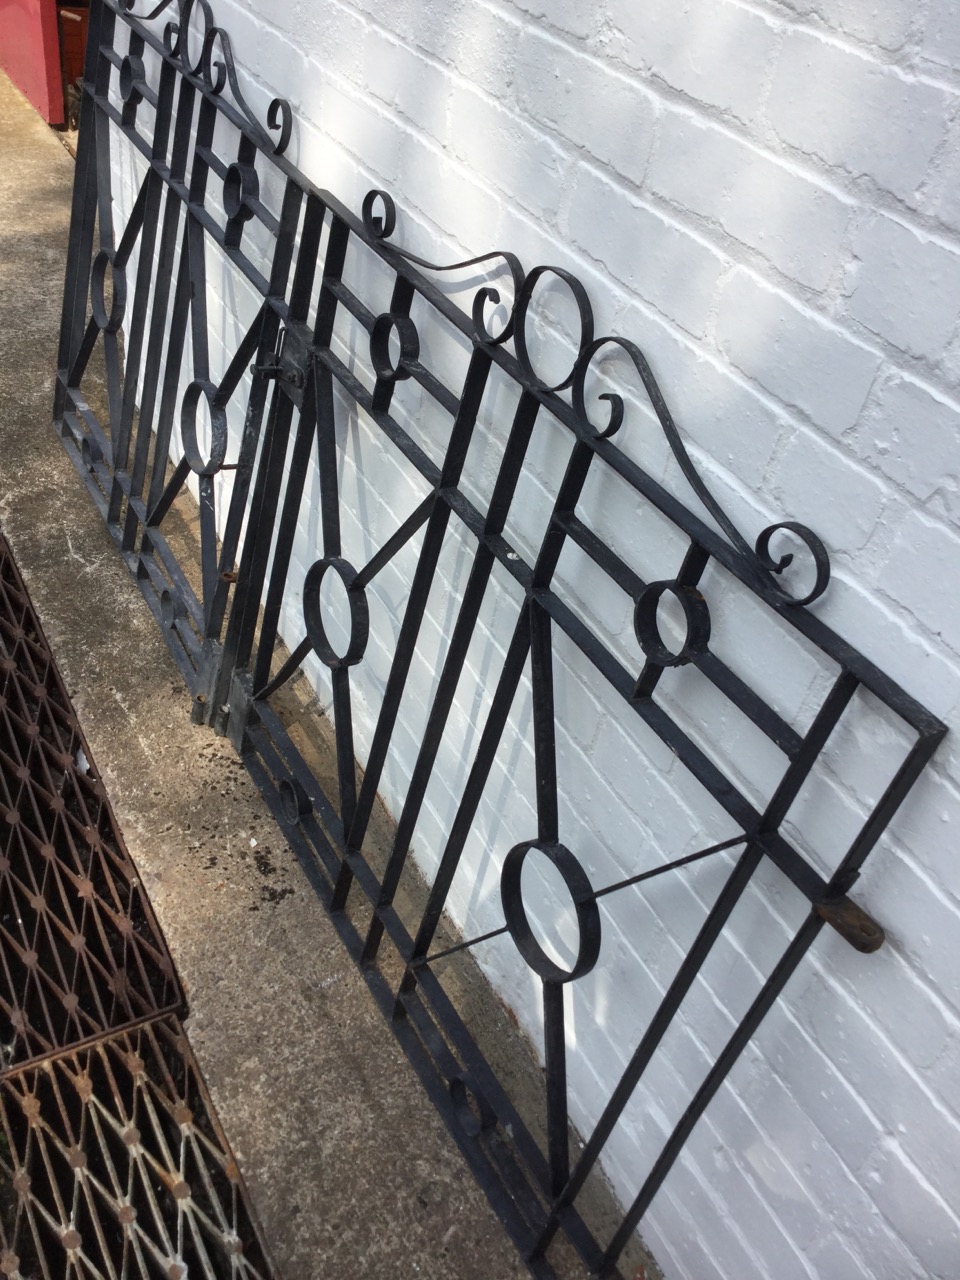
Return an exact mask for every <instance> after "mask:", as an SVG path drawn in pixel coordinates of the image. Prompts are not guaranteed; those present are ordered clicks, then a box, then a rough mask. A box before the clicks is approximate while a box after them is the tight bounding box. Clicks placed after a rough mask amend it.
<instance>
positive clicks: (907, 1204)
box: [864, 1138, 960, 1280]
mask: <svg viewBox="0 0 960 1280" xmlns="http://www.w3.org/2000/svg"><path fill="white" fill-rule="evenodd" d="M864 1175H865V1179H866V1185H867V1186H868V1187H869V1189H870V1194H871V1196H872V1197H873V1199H874V1200H875V1201H876V1203H877V1205H878V1207H879V1208H880V1210H881V1211H882V1212H883V1213H885V1214H886V1216H887V1218H888V1219H889V1221H890V1222H891V1223H892V1225H893V1227H894V1228H895V1229H896V1230H898V1231H900V1232H902V1233H904V1234H909V1237H910V1241H911V1244H912V1246H913V1248H914V1249H915V1250H916V1253H917V1256H918V1257H919V1259H920V1261H921V1262H922V1263H923V1265H924V1267H925V1268H926V1274H927V1275H928V1276H930V1277H931V1280H934V1278H935V1280H950V1277H952V1276H953V1275H954V1274H955V1273H956V1267H957V1257H958V1256H960V1222H958V1220H957V1217H956V1216H955V1214H953V1213H952V1212H951V1211H950V1209H949V1208H948V1207H947V1205H946V1204H944V1202H943V1201H942V1200H941V1199H940V1197H939V1196H938V1195H937V1194H936V1192H935V1191H934V1190H933V1188H932V1187H931V1186H930V1185H929V1183H927V1182H926V1180H925V1179H924V1177H923V1175H922V1174H921V1173H920V1171H919V1170H918V1169H917V1168H916V1167H915V1166H914V1165H911V1164H910V1162H909V1161H907V1160H906V1158H905V1157H904V1156H903V1155H902V1153H901V1151H900V1148H899V1147H898V1145H897V1143H896V1142H894V1141H892V1140H891V1139H889V1138H887V1139H884V1140H883V1141H882V1142H881V1143H880V1144H879V1145H878V1148H877V1151H876V1152H875V1154H874V1155H873V1156H871V1158H870V1160H869V1161H868V1162H867V1164H866V1165H865V1167H864Z"/></svg>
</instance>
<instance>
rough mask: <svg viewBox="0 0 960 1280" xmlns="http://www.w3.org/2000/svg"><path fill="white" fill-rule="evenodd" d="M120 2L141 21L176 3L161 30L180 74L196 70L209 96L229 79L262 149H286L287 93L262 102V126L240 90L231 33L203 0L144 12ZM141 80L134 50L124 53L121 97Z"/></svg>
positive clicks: (165, 0)
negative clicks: (193, 43) (195, 41)
mask: <svg viewBox="0 0 960 1280" xmlns="http://www.w3.org/2000/svg"><path fill="white" fill-rule="evenodd" d="M119 4H120V8H121V10H122V11H123V12H124V13H127V14H129V15H130V16H131V17H135V18H139V19H140V21H141V22H152V21H153V20H154V19H156V18H159V17H160V15H161V14H162V13H163V12H164V11H165V10H167V9H169V8H170V6H171V5H172V4H176V6H177V8H178V10H179V17H178V20H177V21H176V22H168V23H167V25H166V27H165V28H164V32H163V43H164V47H165V48H166V50H167V52H168V53H170V54H173V55H174V56H175V57H178V58H179V59H180V64H181V66H182V68H183V72H184V74H185V75H188V76H200V77H201V78H202V80H203V84H204V87H205V88H206V89H207V90H208V92H210V93H211V94H213V95H214V97H219V96H220V95H221V94H222V93H223V91H224V89H225V88H226V87H227V86H228V85H229V87H230V93H231V95H232V97H233V100H234V103H235V104H236V106H237V107H239V109H240V110H241V111H242V112H243V115H244V116H245V117H246V120H247V123H248V124H249V126H250V127H251V129H253V131H254V133H255V134H256V139H257V144H258V145H259V146H261V147H262V148H263V149H264V150H266V151H272V152H273V153H274V155H282V154H283V153H284V152H285V151H286V149H287V147H288V146H289V144H290V135H291V132H292V130H293V111H292V109H291V107H290V103H289V102H288V101H287V99H286V98H274V99H273V100H272V101H271V103H270V105H269V107H268V108H267V127H266V129H265V128H264V127H263V125H262V124H261V122H260V120H259V119H258V118H257V116H256V114H255V113H254V111H253V109H252V108H251V107H250V106H249V104H248V103H247V101H246V99H245V98H244V96H243V92H242V91H241V89H240V81H239V79H238V77H237V64H236V62H235V61H234V57H233V46H232V45H231V43H230V36H229V35H228V34H227V32H226V31H225V30H224V28H223V27H220V26H217V24H216V23H215V22H214V18H213V10H212V9H211V7H210V4H209V2H208V0H160V2H159V4H157V5H156V6H155V7H154V8H153V9H151V10H150V12H149V13H137V12H136V4H137V0H119ZM195 12H199V13H200V14H201V15H202V19H203V40H202V42H201V47H200V53H199V56H198V57H197V58H196V59H195V60H194V59H192V58H191V56H190V24H191V22H192V20H193V16H194V13H195ZM143 80H144V68H143V62H142V61H141V59H140V58H139V57H137V56H135V55H127V57H125V58H124V60H123V63H122V65H121V68H120V88H121V93H122V96H123V98H124V101H126V102H129V101H131V100H135V99H136V97H137V96H138V95H139V93H140V86H141V85H142V84H143ZM268 130H271V131H274V132H279V137H278V138H276V139H274V138H271V137H270V133H269V132H268Z"/></svg>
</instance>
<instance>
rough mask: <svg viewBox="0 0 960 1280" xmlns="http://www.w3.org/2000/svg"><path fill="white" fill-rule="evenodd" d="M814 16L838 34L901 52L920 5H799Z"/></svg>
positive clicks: (889, 1) (825, 1)
mask: <svg viewBox="0 0 960 1280" xmlns="http://www.w3.org/2000/svg"><path fill="white" fill-rule="evenodd" d="M796 7H797V8H798V9H799V10H800V11H801V12H803V13H815V14H816V15H817V16H818V17H820V18H822V19H823V21H824V22H825V23H826V24H827V25H828V26H830V27H832V28H833V29H834V30H835V31H839V32H842V33H843V34H844V35H848V36H853V37H854V39H856V40H862V41H863V42H864V43H865V44H869V45H877V46H879V47H880V48H881V49H900V48H902V46H903V45H904V44H905V43H906V42H907V39H908V37H910V36H911V35H912V34H913V30H912V29H913V28H915V27H916V26H917V25H918V13H917V6H916V5H914V4H912V3H911V2H910V0H882V2H881V3H878V4H872V5H863V4H859V3H858V0H806V3H801V4H798V5H797V6H796Z"/></svg>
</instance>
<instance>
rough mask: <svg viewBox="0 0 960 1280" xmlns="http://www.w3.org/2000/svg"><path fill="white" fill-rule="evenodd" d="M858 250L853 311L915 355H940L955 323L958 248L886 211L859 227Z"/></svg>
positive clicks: (849, 306) (959, 270)
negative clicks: (955, 250)
mask: <svg viewBox="0 0 960 1280" xmlns="http://www.w3.org/2000/svg"><path fill="white" fill-rule="evenodd" d="M854 251H855V253H856V255H857V258H858V260H859V264H858V267H857V272H856V277H855V284H854V288H853V293H852V294H851V296H850V300H849V302H848V304H847V309H848V311H849V314H850V315H851V316H852V317H853V318H854V319H855V320H859V321H860V323H861V324H864V325H866V327H867V328H868V329H870V330H872V331H873V332H874V333H876V334H878V335H879V336H880V337H883V338H886V339H887V340H888V341H889V342H892V343H893V344H894V345H895V346H897V347H899V348H901V349H902V350H904V351H907V352H909V353H910V354H911V355H915V356H923V357H926V358H927V359H928V360H935V359H937V357H938V356H940V354H941V353H942V351H943V349H944V347H945V346H946V344H947V342H948V340H949V339H950V337H951V336H952V335H953V333H954V332H955V331H956V328H957V308H956V303H955V299H956V296H957V292H958V291H960V253H953V252H951V251H950V250H949V249H946V248H944V246H943V245H940V244H938V243H937V242H936V241H933V240H930V239H928V238H927V237H925V236H920V235H918V234H917V233H916V232H915V231H913V230H911V229H910V228H909V227H905V226H904V225H903V224H902V223H899V222H895V221H894V220H893V219H892V218H884V217H877V218H871V219H870V220H868V221H867V222H866V224H865V225H864V226H862V227H861V228H860V232H859V234H858V235H857V237H856V242H855V249H854Z"/></svg>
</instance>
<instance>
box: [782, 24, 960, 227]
mask: <svg viewBox="0 0 960 1280" xmlns="http://www.w3.org/2000/svg"><path fill="white" fill-rule="evenodd" d="M948 108H949V98H948V96H947V95H946V94H945V93H943V92H941V91H940V90H939V89H935V88H933V87H932V86H931V85H928V84H924V83H921V82H920V81H918V80H914V79H912V78H910V77H908V76H906V75H904V74H903V73H902V72H900V71H897V70H895V69H894V68H892V67H886V66H882V65H881V64H879V63H877V62H874V61H873V60H872V59H869V58H865V57H861V56H860V55H858V54H855V53H854V52H853V51H852V50H850V49H848V48H844V47H842V46H840V45H836V44H832V43H830V42H828V41H826V40H822V39H821V38H820V37H819V36H815V35H813V34H812V33H809V32H805V31H795V32H792V33H791V34H790V35H789V36H788V37H787V39H786V41H785V43H784V46H783V51H782V54H781V58H780V63H779V65H778V67H777V70H776V73H775V76H774V80H773V85H772V87H771V90H770V97H769V100H768V103H767V117H768V119H769V120H770V123H771V125H772V126H773V128H774V129H775V130H776V132H777V134H778V135H779V136H780V137H781V138H782V139H783V141H784V142H786V143H789V144H790V146H792V147H795V148H796V149H797V150H798V151H801V152H804V153H805V154H807V155H815V156H819V157H820V159H822V160H824V161H825V162H826V163H827V164H829V165H833V166H834V167H836V168H837V169H843V170H845V171H846V172H847V173H849V174H850V175H851V176H852V177H855V178H856V177H860V176H861V175H865V176H867V177H869V178H872V179H873V180H874V181H875V182H876V183H878V185H879V186H881V187H883V188H885V189H886V190H888V191H892V192H893V194H894V195H896V196H899V197H900V199H902V200H905V201H907V202H908V203H913V202H914V200H915V197H916V191H917V188H918V187H919V185H920V183H921V182H922V181H923V179H924V177H925V176H926V173H927V168H928V166H929V164H930V161H931V160H932V158H933V155H934V152H935V151H936V149H937V147H938V146H939V144H940V142H941V141H942V139H943V136H944V132H945V128H946V124H945V121H946V118H947V112H948ZM878 121H883V143H882V145H879V146H878V145H877V133H876V128H877V122H878Z"/></svg>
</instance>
